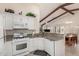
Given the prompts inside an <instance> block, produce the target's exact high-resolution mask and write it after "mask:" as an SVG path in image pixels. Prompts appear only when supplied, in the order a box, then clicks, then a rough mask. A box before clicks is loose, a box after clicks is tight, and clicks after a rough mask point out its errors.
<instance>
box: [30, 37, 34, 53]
mask: <svg viewBox="0 0 79 59" xmlns="http://www.w3.org/2000/svg"><path fill="white" fill-rule="evenodd" d="M34 50H35V44H34V39H33V38H30V41H29V52H31V51H34Z"/></svg>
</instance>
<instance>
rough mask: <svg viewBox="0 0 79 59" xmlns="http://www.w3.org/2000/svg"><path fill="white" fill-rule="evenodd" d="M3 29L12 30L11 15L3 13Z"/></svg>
mask: <svg viewBox="0 0 79 59" xmlns="http://www.w3.org/2000/svg"><path fill="white" fill-rule="evenodd" d="M3 18H4V29H12V28H13V14H11V13H4V15H3Z"/></svg>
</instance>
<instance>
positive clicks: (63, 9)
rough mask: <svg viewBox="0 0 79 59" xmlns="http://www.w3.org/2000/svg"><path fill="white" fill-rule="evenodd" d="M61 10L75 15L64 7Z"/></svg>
mask: <svg viewBox="0 0 79 59" xmlns="http://www.w3.org/2000/svg"><path fill="white" fill-rule="evenodd" d="M61 9H63V10H65V11H67V12H68V13H70V14H72V15H74V13H73V12H72V11H70V10H68V9H66V8H64V7H62V8H61Z"/></svg>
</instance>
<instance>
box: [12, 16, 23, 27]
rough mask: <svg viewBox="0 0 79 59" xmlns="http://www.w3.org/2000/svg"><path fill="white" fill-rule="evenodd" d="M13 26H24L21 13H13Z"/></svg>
mask: <svg viewBox="0 0 79 59" xmlns="http://www.w3.org/2000/svg"><path fill="white" fill-rule="evenodd" d="M13 27H14V28H24V18H23V17H22V16H21V15H14V25H13Z"/></svg>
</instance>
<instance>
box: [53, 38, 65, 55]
mask: <svg viewBox="0 0 79 59" xmlns="http://www.w3.org/2000/svg"><path fill="white" fill-rule="evenodd" d="M55 56H65V40H64V39H61V40H58V41H55Z"/></svg>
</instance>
